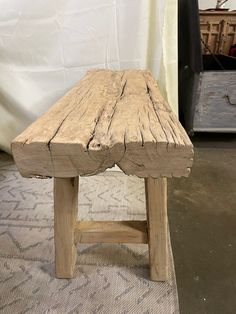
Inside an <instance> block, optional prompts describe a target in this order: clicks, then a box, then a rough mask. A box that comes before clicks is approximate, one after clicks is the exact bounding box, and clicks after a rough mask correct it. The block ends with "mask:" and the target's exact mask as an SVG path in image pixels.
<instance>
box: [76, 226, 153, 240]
mask: <svg viewBox="0 0 236 314" xmlns="http://www.w3.org/2000/svg"><path fill="white" fill-rule="evenodd" d="M75 239H76V242H79V243H147V223H146V221H80V222H78V223H77V225H76V228H75Z"/></svg>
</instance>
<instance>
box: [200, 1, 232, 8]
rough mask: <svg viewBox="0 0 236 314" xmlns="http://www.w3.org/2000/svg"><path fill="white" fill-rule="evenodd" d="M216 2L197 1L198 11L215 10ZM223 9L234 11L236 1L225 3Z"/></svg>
mask: <svg viewBox="0 0 236 314" xmlns="http://www.w3.org/2000/svg"><path fill="white" fill-rule="evenodd" d="M216 2H217V0H198V3H199V9H202V10H204V9H209V8H215V6H216ZM225 8H229V9H231V10H236V0H229V1H228V2H226V3H225Z"/></svg>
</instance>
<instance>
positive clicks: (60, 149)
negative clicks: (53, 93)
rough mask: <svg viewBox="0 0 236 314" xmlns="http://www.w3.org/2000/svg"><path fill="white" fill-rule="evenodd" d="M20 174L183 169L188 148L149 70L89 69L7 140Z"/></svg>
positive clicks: (182, 172) (175, 172)
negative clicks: (49, 107) (43, 110)
mask: <svg viewBox="0 0 236 314" xmlns="http://www.w3.org/2000/svg"><path fill="white" fill-rule="evenodd" d="M12 152H13V155H14V158H15V161H16V164H17V166H18V168H19V171H20V172H21V174H22V175H23V176H25V177H31V176H50V177H51V176H52V177H74V176H78V175H93V174H96V173H99V172H103V171H104V170H106V169H107V168H109V167H112V166H113V165H114V164H117V165H118V166H119V167H120V168H121V169H122V170H123V171H124V172H125V173H126V174H128V175H137V176H139V177H148V176H152V177H156V178H158V177H161V176H166V177H172V176H176V177H178V176H187V175H188V173H189V168H190V167H191V165H192V157H193V147H192V144H191V142H190V140H189V138H188V136H187V134H186V133H185V131H184V129H183V128H182V126H181V124H180V123H179V121H178V119H177V118H176V116H175V115H174V113H173V112H172V111H171V109H170V107H169V105H168V104H167V103H166V102H165V101H164V99H163V97H162V96H161V93H160V91H159V88H158V85H157V83H156V82H155V80H154V79H153V77H152V75H151V74H150V72H149V71H142V70H126V71H111V70H93V71H89V72H88V73H87V75H86V76H85V77H84V79H82V80H81V81H80V82H79V83H78V84H77V85H76V86H75V87H74V88H72V89H71V90H70V91H69V92H68V93H67V94H66V95H65V96H64V97H62V98H61V99H60V100H59V101H58V102H57V103H56V104H55V105H54V106H53V107H52V108H51V109H50V110H49V111H48V112H46V113H45V114H44V115H43V116H42V117H41V118H39V119H38V120H37V121H35V122H34V123H33V124H32V125H30V126H29V127H28V128H27V129H26V130H25V131H24V132H23V133H22V134H20V135H19V136H18V137H17V138H16V139H15V140H14V141H13V143H12Z"/></svg>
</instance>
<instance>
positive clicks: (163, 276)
mask: <svg viewBox="0 0 236 314" xmlns="http://www.w3.org/2000/svg"><path fill="white" fill-rule="evenodd" d="M145 192H146V208H147V223H148V244H149V263H150V277H151V280H154V281H166V280H167V277H168V258H167V254H168V251H167V249H168V247H167V221H168V218H167V179H166V178H160V179H154V178H151V177H150V178H147V179H145Z"/></svg>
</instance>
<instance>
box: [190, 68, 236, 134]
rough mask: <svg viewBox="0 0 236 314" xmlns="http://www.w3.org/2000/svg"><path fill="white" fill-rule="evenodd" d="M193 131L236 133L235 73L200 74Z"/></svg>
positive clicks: (215, 72)
mask: <svg viewBox="0 0 236 314" xmlns="http://www.w3.org/2000/svg"><path fill="white" fill-rule="evenodd" d="M198 89H199V90H198V95H199V98H198V101H197V103H196V106H195V114H194V121H193V129H194V131H196V132H198V131H199V132H203V131H208V132H236V71H206V72H203V73H201V76H200V84H199V87H198Z"/></svg>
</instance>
